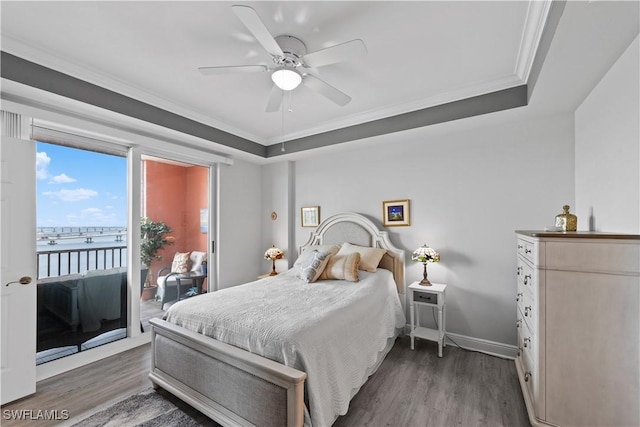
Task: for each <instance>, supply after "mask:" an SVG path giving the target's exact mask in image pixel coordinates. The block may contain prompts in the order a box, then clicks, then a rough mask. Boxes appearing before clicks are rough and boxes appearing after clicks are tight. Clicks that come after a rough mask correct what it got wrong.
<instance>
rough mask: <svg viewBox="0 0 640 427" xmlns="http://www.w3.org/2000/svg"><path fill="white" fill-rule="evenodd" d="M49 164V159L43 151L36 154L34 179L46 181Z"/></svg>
mask: <svg viewBox="0 0 640 427" xmlns="http://www.w3.org/2000/svg"><path fill="white" fill-rule="evenodd" d="M50 163H51V157H49V156H48V155H47V153H45V152H44V151H41V152H39V153H36V178H37V179H47V177H48V176H49V164H50Z"/></svg>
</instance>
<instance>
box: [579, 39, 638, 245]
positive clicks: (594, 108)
mask: <svg viewBox="0 0 640 427" xmlns="http://www.w3.org/2000/svg"><path fill="white" fill-rule="evenodd" d="M639 51H640V47H639V42H638V37H636V39H635V41H634V42H633V43H632V44H631V45H630V46H629V47H628V48H627V50H626V51H625V53H624V54H623V55H622V56H621V57H620V58H619V59H618V61H617V62H616V63H615V64H614V65H613V66H612V67H611V69H610V70H609V71H608V72H607V74H606V75H605V76H604V77H603V78H602V80H601V81H600V82H599V83H598V85H597V86H596V87H595V88H594V89H593V90H592V92H591V93H590V94H589V95H588V96H587V97H586V99H585V100H584V101H583V103H582V104H581V105H580V107H578V109H577V110H576V112H575V127H576V128H575V135H576V141H575V145H576V153H575V162H576V166H575V170H576V177H575V180H576V214H577V215H578V228H579V229H581V230H588V229H589V217H590V216H591V215H592V214H593V220H592V228H594V229H595V230H596V231H607V232H622V233H640V83H639V81H638V80H639V76H640V67H639V65H638V64H639V63H640V58H639V53H638V52H639Z"/></svg>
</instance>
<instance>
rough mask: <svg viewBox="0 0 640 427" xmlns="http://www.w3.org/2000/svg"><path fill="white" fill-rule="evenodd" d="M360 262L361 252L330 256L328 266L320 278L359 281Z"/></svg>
mask: <svg viewBox="0 0 640 427" xmlns="http://www.w3.org/2000/svg"><path fill="white" fill-rule="evenodd" d="M358 264H360V253H359V252H355V253H352V254H349V255H335V256H332V257H331V258H329V262H328V263H327V266H326V267H325V268H324V271H323V272H322V274H321V275H320V277H319V278H318V280H332V279H333V280H348V281H350V282H357V281H359V280H360V278H359V277H358Z"/></svg>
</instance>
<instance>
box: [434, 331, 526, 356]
mask: <svg viewBox="0 0 640 427" xmlns="http://www.w3.org/2000/svg"><path fill="white" fill-rule="evenodd" d="M445 342H446V344H447V345H454V346H456V347H462V348H464V349H466V350H473V351H479V352H480V353H485V354H488V355H490V356H496V357H501V358H503V359H509V360H515V358H516V356H517V355H518V347H516V346H515V345H509V344H504V343H500V342H495V341H489V340H485V339H482V338H474V337H468V336H466V335H459V334H453V333H451V332H447V333H446V341H445Z"/></svg>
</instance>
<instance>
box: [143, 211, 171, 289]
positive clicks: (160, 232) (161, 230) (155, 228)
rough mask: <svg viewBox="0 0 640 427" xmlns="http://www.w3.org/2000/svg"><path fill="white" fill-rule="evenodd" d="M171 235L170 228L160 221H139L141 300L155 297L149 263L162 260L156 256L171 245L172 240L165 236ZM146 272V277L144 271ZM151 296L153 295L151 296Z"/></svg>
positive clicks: (145, 219) (154, 287) (144, 219)
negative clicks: (141, 269)
mask: <svg viewBox="0 0 640 427" xmlns="http://www.w3.org/2000/svg"><path fill="white" fill-rule="evenodd" d="M169 233H171V227H169V226H168V225H167V224H165V223H164V222H162V221H153V220H151V219H149V218H146V217H145V218H141V219H140V238H141V240H140V261H141V262H142V268H143V273H142V275H143V277H142V278H141V279H142V283H143V287H144V288H143V291H142V293H143V299H145V297H146V298H147V299H150V298H153V297H154V296H155V290H156V286H152V285H151V283H153V282H152V278H153V274H152V272H151V263H152V262H153V261H160V260H162V256H161V255H158V251H159V250H160V249H162V248H164V247H165V246H168V245H172V244H173V240H172V239H171V237H169V236H167V234H169ZM145 270H147V273H146V276H145V273H144V271H145ZM151 294H153V295H151Z"/></svg>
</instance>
